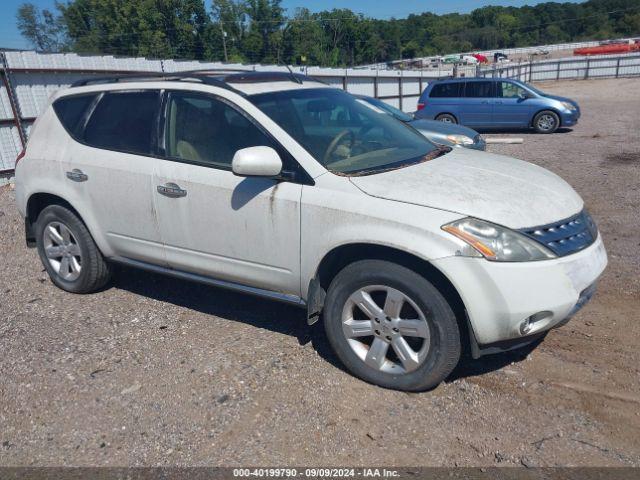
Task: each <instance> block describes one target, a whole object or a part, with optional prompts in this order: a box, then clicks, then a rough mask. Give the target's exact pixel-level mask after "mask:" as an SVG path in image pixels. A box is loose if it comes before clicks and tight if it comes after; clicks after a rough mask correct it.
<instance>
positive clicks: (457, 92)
mask: <svg viewBox="0 0 640 480" xmlns="http://www.w3.org/2000/svg"><path fill="white" fill-rule="evenodd" d="M462 85H463V83H462V82H450V83H440V84H438V85H435V86H434V87H433V88H432V89H431V94H430V95H429V97H431V98H455V97H461V96H462Z"/></svg>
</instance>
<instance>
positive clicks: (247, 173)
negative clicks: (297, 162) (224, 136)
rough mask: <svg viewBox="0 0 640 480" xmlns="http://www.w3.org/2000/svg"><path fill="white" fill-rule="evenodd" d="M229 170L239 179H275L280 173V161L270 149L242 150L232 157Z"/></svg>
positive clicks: (276, 153) (254, 148)
mask: <svg viewBox="0 0 640 480" xmlns="http://www.w3.org/2000/svg"><path fill="white" fill-rule="evenodd" d="M231 170H232V171H233V174H234V175H238V176H239V177H276V176H278V175H280V172H282V160H281V159H280V155H278V152H276V151H275V150H274V149H273V148H271V147H249V148H243V149H241V150H238V151H237V152H236V154H235V155H234V156H233V160H232V161H231Z"/></svg>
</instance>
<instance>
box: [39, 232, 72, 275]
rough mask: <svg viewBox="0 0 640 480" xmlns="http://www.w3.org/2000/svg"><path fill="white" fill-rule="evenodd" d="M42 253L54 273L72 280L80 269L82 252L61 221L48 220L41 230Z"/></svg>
mask: <svg viewBox="0 0 640 480" xmlns="http://www.w3.org/2000/svg"><path fill="white" fill-rule="evenodd" d="M42 235H43V239H42V240H43V245H44V253H45V255H46V256H47V260H48V261H49V265H51V268H53V270H54V271H55V272H56V274H57V275H58V276H59V277H60V278H62V279H63V280H66V281H67V282H73V281H74V280H76V279H77V278H78V277H79V276H80V273H81V271H82V253H81V251H80V246H79V245H78V242H77V241H76V238H75V237H74V235H73V233H71V230H69V227H67V226H66V225H65V224H63V223H61V222H50V223H49V224H47V226H46V227H45V228H44V232H43V234H42Z"/></svg>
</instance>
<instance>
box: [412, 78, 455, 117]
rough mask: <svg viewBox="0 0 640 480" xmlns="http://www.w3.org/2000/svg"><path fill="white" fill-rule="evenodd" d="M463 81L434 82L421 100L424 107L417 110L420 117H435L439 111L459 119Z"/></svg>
mask: <svg viewBox="0 0 640 480" xmlns="http://www.w3.org/2000/svg"><path fill="white" fill-rule="evenodd" d="M463 95H464V82H444V83H436V84H435V85H434V86H433V88H432V89H431V91H430V93H429V98H425V99H424V100H423V103H424V108H423V109H422V110H420V111H419V115H418V116H419V117H420V118H429V119H435V118H436V117H437V116H438V115H439V114H441V113H450V114H452V115H454V116H455V117H456V118H457V119H458V121H460V114H459V109H460V106H461V103H462V102H463V101H464V99H463V98H462V96H463Z"/></svg>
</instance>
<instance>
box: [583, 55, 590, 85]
mask: <svg viewBox="0 0 640 480" xmlns="http://www.w3.org/2000/svg"><path fill="white" fill-rule="evenodd" d="M590 68H591V59H590V58H587V68H586V69H585V71H584V79H585V80H586V79H587V78H589V69H590Z"/></svg>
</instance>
